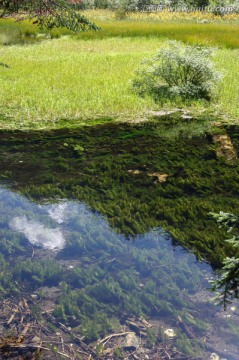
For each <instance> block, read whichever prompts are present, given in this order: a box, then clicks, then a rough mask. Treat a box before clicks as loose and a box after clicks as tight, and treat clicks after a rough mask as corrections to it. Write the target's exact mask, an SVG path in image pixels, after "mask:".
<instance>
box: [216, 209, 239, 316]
mask: <svg viewBox="0 0 239 360" xmlns="http://www.w3.org/2000/svg"><path fill="white" fill-rule="evenodd" d="M212 216H213V217H214V218H215V219H216V220H217V222H218V223H219V224H220V227H221V226H224V227H226V228H227V229H228V233H231V234H232V236H231V238H230V239H227V240H225V241H226V242H227V243H229V244H230V245H231V246H233V248H234V249H235V255H236V256H233V257H226V258H225V260H224V261H223V265H224V266H223V268H222V269H221V271H220V272H219V277H218V279H217V280H216V281H213V283H212V284H213V286H212V289H213V290H214V291H215V290H217V289H221V293H220V294H218V297H219V298H220V300H221V302H222V303H223V304H224V308H225V309H226V307H227V304H229V303H231V302H232V301H233V299H238V288H239V257H238V248H239V231H238V230H239V217H238V216H236V215H234V214H229V213H224V212H222V211H220V213H219V214H215V213H212Z"/></svg>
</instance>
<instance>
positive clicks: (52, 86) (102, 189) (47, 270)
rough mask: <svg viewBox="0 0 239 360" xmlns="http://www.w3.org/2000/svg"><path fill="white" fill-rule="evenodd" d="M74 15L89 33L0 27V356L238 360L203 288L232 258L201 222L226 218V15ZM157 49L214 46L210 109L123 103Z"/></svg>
mask: <svg viewBox="0 0 239 360" xmlns="http://www.w3.org/2000/svg"><path fill="white" fill-rule="evenodd" d="M86 14H87V17H89V18H90V19H91V20H92V21H94V22H96V23H97V25H99V26H100V27H101V28H102V29H103V30H102V31H100V32H86V33H80V34H77V35H74V34H72V33H71V32H70V31H69V30H67V29H53V30H41V32H40V31H39V29H38V28H37V27H36V26H34V25H30V24H29V22H21V23H14V22H13V21H12V20H11V19H7V20H1V21H0V29H1V30H0V31H1V32H2V36H1V43H2V46H1V61H2V63H3V64H6V65H7V66H9V67H6V66H1V67H0V76H1V85H2V86H1V90H0V101H1V111H0V112H1V121H0V128H1V131H0V145H1V147H0V164H1V171H0V249H1V252H0V296H1V313H2V315H1V321H2V325H1V326H0V334H1V337H2V340H1V341H0V350H1V354H2V356H4V358H6V359H8V358H11V357H10V356H12V358H14V356H15V358H17V357H16V356H18V355H19V353H21V352H24V351H25V350H26V351H29V350H30V352H33V353H35V356H36V358H37V356H38V357H40V356H42V358H43V359H48V358H49V359H52V356H53V354H55V355H54V356H56V358H59V359H60V358H61V356H63V357H66V358H67V357H68V358H70V359H88V358H89V356H91V357H92V358H94V359H102V360H103V359H106V358H107V359H123V358H124V357H126V358H127V359H137V356H138V358H142V359H146V358H150V359H151V360H153V359H161V358H162V359H163V358H165V356H167V354H170V356H171V357H172V358H174V359H184V360H185V359H198V360H199V359H203V360H205V359H206V358H209V357H210V355H211V354H212V353H213V352H215V353H217V354H218V355H219V356H220V358H225V357H226V359H227V360H237V354H238V345H237V344H238V314H239V313H238V309H237V303H236V302H235V304H230V305H229V306H228V308H227V311H226V312H223V309H221V307H220V306H216V307H215V305H214V300H213V297H214V295H215V294H212V295H211V294H210V292H209V290H208V288H209V287H210V283H209V280H215V279H216V273H215V272H214V271H216V269H218V268H221V267H222V265H223V261H224V259H225V257H227V256H228V257H233V256H237V255H238V254H237V251H238V250H237V249H235V247H233V246H232V245H233V244H231V243H230V242H229V243H228V242H225V241H224V240H225V238H227V237H228V235H227V232H226V229H225V228H224V227H222V228H218V226H217V223H216V221H215V220H214V219H213V218H212V216H210V215H209V213H210V212H213V213H219V212H220V211H224V212H225V213H235V214H236V213H238V205H239V197H238V192H239V185H238V175H239V174H238V172H239V166H238V151H239V127H238V123H237V117H238V106H237V103H238V93H239V92H238V80H237V73H238V66H239V65H238V61H237V59H238V51H239V50H238V46H239V43H238V37H237V36H236V35H235V34H237V33H238V16H237V15H235V16H229V15H228V16H225V17H224V19H222V18H220V17H217V16H214V17H213V16H212V15H206V14H204V17H206V19H205V18H203V17H201V16H202V15H201V14H200V15H199V14H198V15H196V14H194V15H195V17H193V15H192V14H191V20H190V19H189V16H188V15H185V16H182V17H181V18H180V16H179V15H178V16H176V18H175V19H174V20H172V16H171V15H170V14H168V15H167V17H166V15H162V14H159V15H158V17H156V15H155V16H154V15H153V14H149V15H147V14H144V15H143V14H140V15H139V16H138V17H137V18H136V14H135V13H133V14H131V15H129V14H127V18H126V19H123V20H117V19H115V18H113V17H112V13H111V12H109V11H106V10H104V11H101V12H99V11H98V12H97V11H91V12H89V11H87V12H86ZM163 16H164V18H163ZM204 20H207V21H208V22H209V23H206V24H205V23H204ZM189 21H190V22H189ZM166 38H170V39H177V40H181V41H183V42H186V43H191V44H192V43H193V44H196V43H198V42H200V43H201V44H202V43H203V44H206V43H207V44H208V43H209V44H211V45H217V46H218V47H219V48H218V50H217V55H216V58H215V64H216V65H215V66H216V68H217V69H218V70H220V71H223V75H224V76H223V79H222V83H221V85H220V88H219V91H218V93H217V96H215V97H213V98H212V99H211V101H210V102H209V101H206V100H202V99H201V100H195V99H193V100H192V99H190V100H183V99H181V98H179V97H178V98H174V99H168V100H167V101H166V100H165V99H164V100H163V101H158V102H155V101H154V99H153V98H151V97H150V96H146V97H144V98H140V97H139V96H138V95H137V94H135V93H134V92H133V91H132V89H131V84H130V80H132V79H133V76H134V71H135V69H136V68H137V67H138V65H139V63H140V61H141V60H142V59H143V58H145V57H148V56H151V55H153V54H154V53H155V51H156V50H157V49H158V48H159V47H160V46H162V45H163V44H164V42H165V40H166ZM231 289H232V287H231ZM16 299H17V300H16ZM230 300H231V299H230ZM232 301H233V299H232ZM168 330H170V331H171V335H170V336H169V335H167V334H169V333H170V332H167V331H168ZM128 333H131V334H132V333H133V334H134V336H136V340H135V341H136V345H132V339H131V346H128V345H125V341H124V338H125V336H127V335H128ZM6 334H7V335H6ZM36 334H38V335H37V337H38V339H35V337H36ZM3 335H4V337H3ZM108 336H109V337H108ZM23 339H24V341H23ZM34 339H35V340H34ZM138 339H141V344H139V343H137V341H139V340H138ZM218 340H219V341H218ZM219 342H220V344H219ZM19 344H21V346H19ZM24 344H26V346H25V347H24ZM71 344H73V345H71ZM14 349H15V350H14ZM14 351H15V352H14ZM17 351H18V353H17V354H16V352H17ZM140 351H141V352H140ZM24 356H27V354H25V353H24ZM135 356H136V357H135ZM146 356H147V357H146Z"/></svg>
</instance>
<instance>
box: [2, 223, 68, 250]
mask: <svg viewBox="0 0 239 360" xmlns="http://www.w3.org/2000/svg"><path fill="white" fill-rule="evenodd" d="M9 226H10V227H11V229H12V230H15V231H19V232H21V233H23V234H24V235H25V236H26V238H27V239H28V240H29V242H30V243H31V244H32V245H36V246H41V247H43V248H45V249H50V250H61V249H63V248H64V245H65V242H66V241H65V238H64V236H63V234H62V232H61V230H60V229H59V228H54V229H53V228H49V227H47V226H45V225H43V224H41V223H40V222H38V221H34V220H28V219H27V217H26V216H21V217H20V216H19V217H15V218H13V219H12V220H11V221H10V223H9Z"/></svg>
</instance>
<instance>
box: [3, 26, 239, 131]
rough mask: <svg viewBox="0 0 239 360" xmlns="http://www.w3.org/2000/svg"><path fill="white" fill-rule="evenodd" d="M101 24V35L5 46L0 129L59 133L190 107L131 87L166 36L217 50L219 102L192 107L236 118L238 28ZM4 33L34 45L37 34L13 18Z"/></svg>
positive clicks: (36, 30) (77, 36)
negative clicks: (63, 129)
mask: <svg viewBox="0 0 239 360" xmlns="http://www.w3.org/2000/svg"><path fill="white" fill-rule="evenodd" d="M99 25H100V26H101V27H102V28H103V30H102V31H100V32H95V33H92V32H86V33H81V34H79V35H76V36H70V35H68V36H63V37H61V38H57V39H48V40H44V41H41V42H40V43H39V42H38V43H35V44H31V45H24V46H23V45H19V44H18V45H12V46H3V45H2V46H1V52H0V53H1V62H3V63H5V64H8V65H9V66H10V68H5V67H0V77H1V89H0V103H1V109H0V116H1V124H0V127H1V128H24V129H27V128H46V127H49V128H58V127H62V126H78V125H79V124H82V123H89V124H91V123H95V121H101V120H97V119H102V118H104V119H109V120H110V119H120V120H138V119H142V118H144V117H146V116H147V114H148V112H149V111H150V110H157V109H161V108H162V107H163V108H175V107H187V106H188V104H184V103H182V102H177V103H175V102H170V101H168V102H167V103H166V104H165V103H164V104H155V103H154V102H153V100H152V99H151V98H140V97H138V96H137V95H136V94H134V93H133V92H132V90H131V87H130V80H131V79H132V78H133V76H134V70H135V69H136V68H137V67H138V66H139V63H140V61H141V60H142V59H143V58H145V57H148V56H151V55H153V54H154V53H155V51H156V50H157V49H158V48H159V47H160V46H161V44H162V43H163V42H164V41H165V39H166V38H171V39H177V40H182V41H185V42H190V43H191V42H204V43H208V44H217V45H218V46H219V49H218V51H217V55H216V57H215V61H216V63H217V68H218V69H220V70H222V71H223V73H224V78H223V81H222V83H221V84H220V86H219V93H218V98H217V99H215V100H213V101H212V102H211V103H210V104H208V103H205V102H202V101H201V102H194V103H192V104H190V109H191V110H192V111H198V110H203V109H205V108H206V109H207V110H210V111H215V112H216V113H217V114H219V116H220V115H221V114H223V115H224V117H227V118H237V117H238V115H239V109H238V106H237V104H238V97H239V95H238V94H239V83H238V81H237V76H238V70H239V64H238V55H239V26H238V25H235V24H234V25H232V24H228V23H222V24H219V23H210V24H193V23H192V24H188V23H164V24H160V23H155V22H152V23H150V22H145V21H136V20H134V21H133V20H124V21H116V20H105V21H104V22H102V21H101V22H100V24H99ZM1 26H2V27H1ZM1 29H2V30H1ZM0 30H1V31H0V33H2V37H4V36H5V38H6V37H8V39H9V38H11V36H13V35H14V34H15V35H14V36H16V37H17V36H18V37H19V36H20V35H21V36H24V37H28V38H30V40H31V42H32V41H33V40H34V39H35V38H34V37H35V36H37V33H38V31H39V30H38V29H36V27H35V26H33V25H29V24H28V23H26V22H24V23H17V24H16V23H13V22H12V21H10V20H7V21H6V20H3V22H1V23H0ZM68 33H69V32H68ZM60 34H67V31H65V30H64V29H63V30H54V31H53V32H52V33H51V36H52V37H58V36H59V35H60ZM0 39H1V38H0ZM3 39H4V38H3ZM2 42H3V43H4V41H2Z"/></svg>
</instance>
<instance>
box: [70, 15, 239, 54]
mask: <svg viewBox="0 0 239 360" xmlns="http://www.w3.org/2000/svg"><path fill="white" fill-rule="evenodd" d="M97 25H98V26H100V27H101V29H102V30H101V31H99V32H93V31H89V32H85V33H80V34H79V35H77V38H78V39H87V40H88V39H105V38H108V37H122V38H124V37H157V38H169V39H175V40H181V41H184V42H187V43H201V44H210V45H219V46H222V47H226V48H232V49H235V48H239V26H238V25H231V24H214V23H213V24H189V23H162V24H160V23H150V22H130V21H127V20H124V21H99V22H97Z"/></svg>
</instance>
